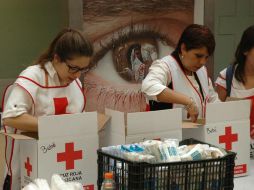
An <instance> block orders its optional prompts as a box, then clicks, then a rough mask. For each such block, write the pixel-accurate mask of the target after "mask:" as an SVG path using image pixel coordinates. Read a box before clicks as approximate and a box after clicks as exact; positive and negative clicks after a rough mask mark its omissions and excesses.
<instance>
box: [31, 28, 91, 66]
mask: <svg viewBox="0 0 254 190" xmlns="http://www.w3.org/2000/svg"><path fill="white" fill-rule="evenodd" d="M55 54H57V55H58V56H59V57H60V59H61V61H66V60H71V59H73V58H74V57H76V56H86V57H91V56H92V55H93V46H92V44H91V43H90V42H89V41H88V40H87V39H86V38H85V37H84V36H83V35H82V34H81V33H80V32H79V31H77V30H74V29H64V30H62V31H61V32H59V33H58V34H57V36H56V37H55V39H54V40H53V41H52V42H51V43H50V45H49V47H48V49H47V50H46V51H45V52H44V53H42V54H41V55H40V56H39V57H38V59H37V60H36V61H35V64H39V65H41V67H42V68H44V65H45V64H46V63H47V62H48V61H52V60H53V58H54V55H55Z"/></svg>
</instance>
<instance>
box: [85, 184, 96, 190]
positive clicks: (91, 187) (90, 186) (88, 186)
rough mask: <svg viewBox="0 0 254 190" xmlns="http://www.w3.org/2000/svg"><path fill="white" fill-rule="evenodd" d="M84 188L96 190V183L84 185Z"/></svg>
mask: <svg viewBox="0 0 254 190" xmlns="http://www.w3.org/2000/svg"><path fill="white" fill-rule="evenodd" d="M83 189H84V190H94V185H85V186H84V187H83Z"/></svg>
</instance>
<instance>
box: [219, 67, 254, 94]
mask: <svg viewBox="0 0 254 190" xmlns="http://www.w3.org/2000/svg"><path fill="white" fill-rule="evenodd" d="M226 72H227V68H225V69H223V70H222V71H221V72H220V74H219V77H218V78H217V79H216V82H215V85H216V86H220V87H222V88H224V89H225V90H226V89H227V84H226ZM253 95H254V88H250V89H246V88H245V86H244V85H243V83H241V82H239V81H237V80H236V78H235V76H234V75H233V78H232V85H231V92H230V96H231V97H235V98H246V97H250V96H253Z"/></svg>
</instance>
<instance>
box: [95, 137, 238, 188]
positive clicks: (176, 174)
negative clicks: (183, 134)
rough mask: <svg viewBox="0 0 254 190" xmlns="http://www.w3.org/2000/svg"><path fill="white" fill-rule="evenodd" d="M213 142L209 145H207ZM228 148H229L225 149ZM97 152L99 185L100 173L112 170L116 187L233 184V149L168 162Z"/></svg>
mask: <svg viewBox="0 0 254 190" xmlns="http://www.w3.org/2000/svg"><path fill="white" fill-rule="evenodd" d="M197 143H200V144H208V143H204V142H200V141H197V140H194V139H187V140H183V141H181V142H180V145H191V144H197ZM210 146H212V145H210ZM227 152H228V151H227ZM97 153H98V161H97V162H98V181H97V184H98V189H100V188H101V184H102V181H103V174H104V173H105V172H113V173H114V180H115V182H116V189H117V190H221V189H223V190H230V189H233V188H234V182H233V178H234V165H235V156H236V154H235V153H233V152H228V154H227V155H226V156H224V157H222V158H217V159H206V160H198V161H182V162H170V163H158V164H149V163H144V162H142V163H140V162H131V161H127V160H125V159H122V158H118V157H115V156H112V155H109V154H106V153H104V152H102V151H101V149H99V150H98V151H97Z"/></svg>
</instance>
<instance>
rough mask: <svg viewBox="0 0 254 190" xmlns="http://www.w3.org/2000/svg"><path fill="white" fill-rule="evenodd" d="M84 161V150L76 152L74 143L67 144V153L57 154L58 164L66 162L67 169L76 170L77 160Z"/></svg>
mask: <svg viewBox="0 0 254 190" xmlns="http://www.w3.org/2000/svg"><path fill="white" fill-rule="evenodd" d="M81 159H82V150H78V151H74V143H73V142H72V143H65V152H61V153H57V162H66V165H65V169H66V170H71V169H74V168H75V167H74V162H75V160H81Z"/></svg>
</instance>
